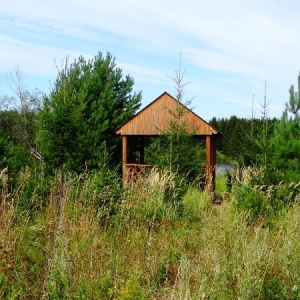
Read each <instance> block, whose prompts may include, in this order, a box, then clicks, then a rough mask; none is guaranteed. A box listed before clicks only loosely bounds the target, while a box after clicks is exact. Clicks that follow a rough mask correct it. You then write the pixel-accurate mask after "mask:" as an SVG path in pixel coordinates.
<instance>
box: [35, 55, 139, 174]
mask: <svg viewBox="0 0 300 300" xmlns="http://www.w3.org/2000/svg"><path fill="white" fill-rule="evenodd" d="M133 83H134V82H133V79H132V78H131V77H130V76H129V75H127V76H126V77H125V78H123V75H122V71H121V69H119V68H117V67H116V64H115V60H114V58H113V57H112V56H111V55H110V54H107V56H106V57H103V56H102V54H101V53H99V54H98V55H97V56H95V57H94V59H92V60H88V61H87V60H86V59H84V58H83V57H79V58H78V60H75V61H74V63H72V64H71V65H68V62H67V61H66V64H65V66H64V68H63V69H62V70H61V71H59V75H58V77H57V80H56V82H55V84H54V87H53V89H52V91H51V94H50V95H49V96H48V97H46V99H45V104H44V108H43V110H42V112H41V114H40V115H39V134H38V143H39V147H40V149H41V151H42V154H43V157H44V159H45V161H46V162H47V163H48V164H49V165H52V166H53V167H58V166H61V165H63V164H65V167H66V168H67V169H69V170H75V171H79V172H80V171H83V170H85V169H94V168H96V167H97V166H98V161H99V159H100V157H101V155H102V152H103V151H104V150H105V149H104V148H103V145H104V142H105V147H106V148H107V151H108V152H109V153H112V154H113V162H118V159H119V156H120V155H118V153H120V152H121V151H119V149H118V150H117V148H116V147H117V146H118V145H120V142H119V139H118V138H117V136H116V135H115V131H116V129H117V128H118V127H119V126H120V125H122V124H123V123H124V122H125V121H127V120H128V119H129V118H130V117H132V116H133V114H134V113H135V111H136V110H137V109H138V108H139V106H140V100H141V93H138V94H135V93H134V94H132V87H133Z"/></svg>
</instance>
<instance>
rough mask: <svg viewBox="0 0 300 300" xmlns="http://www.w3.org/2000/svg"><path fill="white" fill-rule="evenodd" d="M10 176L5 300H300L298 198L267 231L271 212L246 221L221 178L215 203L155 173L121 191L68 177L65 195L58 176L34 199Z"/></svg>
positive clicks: (1, 282)
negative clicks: (251, 220) (12, 180)
mask: <svg viewBox="0 0 300 300" xmlns="http://www.w3.org/2000/svg"><path fill="white" fill-rule="evenodd" d="M6 171H7V170H2V171H1V173H0V174H1V175H0V177H1V178H0V188H1V190H0V195H1V196H0V197H1V198H0V258H1V259H0V299H110V300H113V299H118V300H129V299H132V300H134V299H147V300H150V299H151V300H154V299H156V300H164V299H176V300H183V299H185V300H188V299H195V300H196V299H197V300H198V299H207V300H208V299H210V300H212V299H300V243H299V241H300V231H299V228H300V207H299V205H297V201H296V202H295V203H294V204H293V205H291V206H290V208H289V209H288V210H285V212H284V213H283V212H282V213H280V216H277V218H276V220H275V219H274V220H273V222H272V226H269V225H268V224H269V223H267V222H266V220H265V219H266V218H267V215H261V216H259V217H258V218H256V219H255V221H254V222H250V221H249V220H250V219H249V215H251V210H246V209H244V210H241V209H238V206H237V205H236V203H237V197H240V196H241V194H240V193H238V192H237V189H236V188H235V186H234V185H233V186H232V188H231V190H230V191H228V190H227V188H226V177H225V176H221V175H219V176H217V186H216V193H217V196H218V197H219V198H221V199H222V204H220V205H212V203H211V194H210V193H209V192H208V191H205V190H204V191H201V190H199V189H198V188H197V187H195V186H193V185H186V184H185V183H184V182H183V181H181V180H178V178H176V175H175V174H171V173H169V172H167V171H164V172H162V171H161V172H158V171H157V170H155V169H154V170H152V171H151V172H150V173H149V174H148V176H147V178H146V179H144V180H141V181H137V182H135V183H132V184H129V185H127V186H126V187H125V188H124V189H123V188H122V185H121V183H120V180H118V179H117V178H116V179H115V180H114V181H111V183H110V184H109V185H105V186H101V185H100V184H99V178H97V177H90V176H86V177H84V176H72V175H67V176H66V178H65V181H64V186H63V195H61V193H60V192H59V190H60V187H59V185H58V183H57V182H56V181H55V180H53V181H51V182H47V183H44V182H42V181H41V183H39V184H40V185H41V186H39V185H38V184H37V185H36V187H35V188H34V189H33V192H32V193H30V195H28V193H27V190H26V189H27V184H28V182H29V181H30V176H32V175H30V174H28V173H26V172H25V171H24V173H23V174H21V175H20V176H21V177H22V178H21V179H20V180H19V182H18V184H17V185H16V186H15V187H14V188H13V189H11V188H10V185H11V182H10V181H9V178H8V175H7V172H6ZM245 172H246V173H247V170H246V171H245ZM248 172H250V171H249V170H248ZM244 177H245V178H246V177H247V176H246V175H245V174H244ZM243 184H244V185H247V182H246V180H244V182H243ZM42 185H43V186H42ZM99 186H101V188H100V187H99ZM41 191H42V192H41ZM242 195H244V196H243V197H246V196H247V195H246V196H245V194H242ZM264 197H268V196H267V195H266V196H264ZM275 200H276V199H275ZM272 201H274V199H272ZM24 202H26V205H25V206H24ZM24 207H26V208H27V209H24Z"/></svg>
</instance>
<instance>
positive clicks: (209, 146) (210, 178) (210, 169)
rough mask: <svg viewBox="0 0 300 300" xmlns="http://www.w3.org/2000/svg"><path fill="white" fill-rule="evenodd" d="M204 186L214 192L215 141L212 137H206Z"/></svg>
mask: <svg viewBox="0 0 300 300" xmlns="http://www.w3.org/2000/svg"><path fill="white" fill-rule="evenodd" d="M206 164H207V167H206V184H207V188H208V189H209V190H210V191H212V192H214V191H215V186H216V183H215V182H216V139H215V137H214V136H212V135H207V136H206Z"/></svg>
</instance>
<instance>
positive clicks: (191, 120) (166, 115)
mask: <svg viewBox="0 0 300 300" xmlns="http://www.w3.org/2000/svg"><path fill="white" fill-rule="evenodd" d="M179 111H180V114H179V115H180V117H179V118H178V117H176V116H175V114H176V112H179ZM174 112H175V113H174ZM174 121H176V122H179V125H181V124H185V126H186V127H185V128H186V129H187V131H188V132H190V133H192V134H193V135H195V136H197V137H202V138H204V139H205V141H206V160H207V165H206V175H207V176H206V178H207V179H208V181H207V184H208V185H209V188H210V189H211V190H213V191H214V189H215V164H216V138H217V137H219V136H221V134H220V133H219V132H218V131H217V130H216V129H215V128H213V127H212V126H211V125H210V124H208V123H207V122H206V121H204V120H203V119H202V118H200V117H199V116H198V115H196V114H195V113H194V112H193V111H191V110H190V109H188V108H187V107H186V106H184V105H182V104H181V103H179V102H178V101H177V100H176V99H175V98H173V97H172V96H171V95H169V94H168V93H167V92H165V93H163V94H162V95H161V96H159V97H158V98H157V99H155V100H154V101H153V102H151V103H150V104H149V105H147V106H146V107H145V108H144V109H142V110H141V111H140V112H138V113H137V114H136V115H135V116H133V117H132V118H131V119H130V120H129V121H128V122H126V123H125V124H124V125H122V126H121V127H120V128H118V130H117V131H116V133H117V134H121V135H122V145H123V146H122V151H123V182H124V183H125V182H127V180H130V179H134V177H135V175H137V174H138V173H140V172H142V171H143V169H144V168H146V167H149V166H150V165H147V164H145V162H144V142H143V141H144V138H145V137H150V136H160V135H162V134H163V133H164V132H168V131H170V124H171V122H174ZM129 136H136V137H139V140H140V142H141V147H140V162H139V163H138V164H136V163H130V162H128V147H130V145H128V137H129Z"/></svg>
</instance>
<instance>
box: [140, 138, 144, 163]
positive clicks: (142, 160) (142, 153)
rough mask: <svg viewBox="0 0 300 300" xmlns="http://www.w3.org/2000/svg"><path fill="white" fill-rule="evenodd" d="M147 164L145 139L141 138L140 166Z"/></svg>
mask: <svg viewBox="0 0 300 300" xmlns="http://www.w3.org/2000/svg"><path fill="white" fill-rule="evenodd" d="M144 163H145V142H144V137H143V136H140V164H144Z"/></svg>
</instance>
